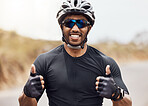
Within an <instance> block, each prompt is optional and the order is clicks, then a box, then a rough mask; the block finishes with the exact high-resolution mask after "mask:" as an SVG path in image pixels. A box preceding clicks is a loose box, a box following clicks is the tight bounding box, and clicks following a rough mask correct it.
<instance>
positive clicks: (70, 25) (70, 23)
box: [62, 19, 90, 28]
mask: <svg viewBox="0 0 148 106" xmlns="http://www.w3.org/2000/svg"><path fill="white" fill-rule="evenodd" d="M62 24H63V25H64V26H66V27H68V28H73V26H74V25H75V24H76V25H77V26H78V28H84V27H86V26H88V25H90V23H89V22H88V21H86V20H84V19H80V20H74V19H67V20H65V21H63V22H62Z"/></svg>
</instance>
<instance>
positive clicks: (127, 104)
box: [113, 94, 132, 106]
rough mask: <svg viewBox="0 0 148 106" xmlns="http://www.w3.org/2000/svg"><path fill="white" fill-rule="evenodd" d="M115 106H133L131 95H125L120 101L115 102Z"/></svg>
mask: <svg viewBox="0 0 148 106" xmlns="http://www.w3.org/2000/svg"><path fill="white" fill-rule="evenodd" d="M113 106H132V100H131V98H130V96H129V95H127V94H125V95H124V97H123V99H122V100H120V101H113Z"/></svg>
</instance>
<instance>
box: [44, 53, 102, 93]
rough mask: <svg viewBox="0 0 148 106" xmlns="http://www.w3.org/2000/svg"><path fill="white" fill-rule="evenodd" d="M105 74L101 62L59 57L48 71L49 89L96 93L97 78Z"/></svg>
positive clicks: (47, 81) (89, 59) (47, 82)
mask: <svg viewBox="0 0 148 106" xmlns="http://www.w3.org/2000/svg"><path fill="white" fill-rule="evenodd" d="M103 73H104V69H103V66H102V65H101V61H100V63H99V62H96V61H94V60H93V59H92V58H89V57H88V58H70V57H64V56H62V57H59V58H58V57H57V58H55V59H54V61H52V63H51V64H50V66H49V67H48V69H47V71H46V82H45V83H46V84H47V88H48V89H49V90H51V91H57V90H66V91H69V90H71V91H73V90H79V91H95V82H96V77H97V76H101V75H103Z"/></svg>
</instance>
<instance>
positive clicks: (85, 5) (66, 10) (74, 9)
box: [57, 0, 95, 26]
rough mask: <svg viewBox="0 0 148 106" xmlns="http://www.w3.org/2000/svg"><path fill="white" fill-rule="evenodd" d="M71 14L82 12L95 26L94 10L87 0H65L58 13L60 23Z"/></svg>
mask: <svg viewBox="0 0 148 106" xmlns="http://www.w3.org/2000/svg"><path fill="white" fill-rule="evenodd" d="M69 14H82V15H84V16H85V17H86V18H87V19H88V21H89V22H90V24H91V25H92V26H93V25H94V21H95V16H94V11H93V8H92V6H91V4H90V3H89V2H88V1H86V0H67V1H66V2H63V4H62V6H61V8H60V10H59V12H58V13H57V19H58V23H59V24H61V23H62V21H63V20H64V18H65V17H66V16H67V15H69Z"/></svg>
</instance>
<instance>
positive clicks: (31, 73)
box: [30, 64, 36, 77]
mask: <svg viewBox="0 0 148 106" xmlns="http://www.w3.org/2000/svg"><path fill="white" fill-rule="evenodd" d="M30 76H32V77H34V76H36V68H35V65H34V64H32V65H31V71H30Z"/></svg>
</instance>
